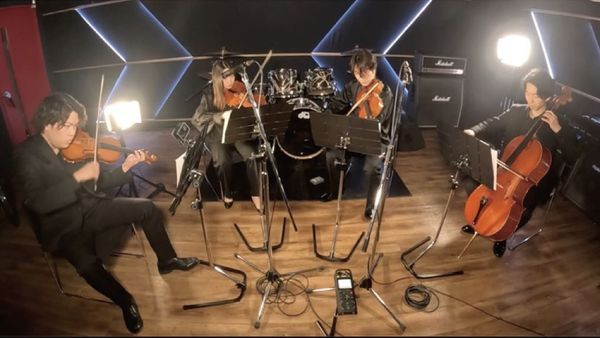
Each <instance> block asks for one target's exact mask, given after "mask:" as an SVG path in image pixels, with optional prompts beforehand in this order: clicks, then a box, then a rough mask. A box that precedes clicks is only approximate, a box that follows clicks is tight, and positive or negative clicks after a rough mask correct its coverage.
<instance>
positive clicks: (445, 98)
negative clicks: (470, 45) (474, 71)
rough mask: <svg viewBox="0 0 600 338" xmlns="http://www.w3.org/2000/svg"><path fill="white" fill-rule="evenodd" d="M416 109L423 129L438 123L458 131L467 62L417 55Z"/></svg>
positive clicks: (452, 58) (443, 57)
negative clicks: (456, 128)
mask: <svg viewBox="0 0 600 338" xmlns="http://www.w3.org/2000/svg"><path fill="white" fill-rule="evenodd" d="M414 64H415V70H416V71H417V76H416V77H415V105H416V111H417V121H418V123H419V126H420V127H435V126H437V124H438V122H441V123H445V124H448V125H451V126H454V127H458V124H459V122H460V115H461V112H462V107H463V93H464V78H463V75H464V74H465V71H466V68H467V59H464V58H455V57H446V56H428V55H421V54H417V55H415V61H414Z"/></svg>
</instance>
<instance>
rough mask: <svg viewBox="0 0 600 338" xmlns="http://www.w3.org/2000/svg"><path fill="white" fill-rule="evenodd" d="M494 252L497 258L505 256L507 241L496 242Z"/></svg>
mask: <svg viewBox="0 0 600 338" xmlns="http://www.w3.org/2000/svg"><path fill="white" fill-rule="evenodd" d="M492 251H494V255H496V257H502V255H504V251H506V241H498V242H494V247H493V248H492Z"/></svg>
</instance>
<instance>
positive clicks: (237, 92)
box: [224, 81, 267, 109]
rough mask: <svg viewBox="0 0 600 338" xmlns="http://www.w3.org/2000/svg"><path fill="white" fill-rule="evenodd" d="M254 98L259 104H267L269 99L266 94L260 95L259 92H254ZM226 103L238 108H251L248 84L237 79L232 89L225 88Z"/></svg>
mask: <svg viewBox="0 0 600 338" xmlns="http://www.w3.org/2000/svg"><path fill="white" fill-rule="evenodd" d="M252 95H253V97H254V100H255V101H256V102H257V103H258V105H260V106H262V105H265V104H267V99H266V98H265V96H264V95H260V96H259V94H257V93H253V94H252ZM224 96H225V104H227V105H228V106H230V107H236V108H238V109H239V108H241V107H245V108H250V107H252V103H250V101H249V100H248V93H247V91H246V86H244V84H243V83H242V82H240V81H235V82H234V83H233V86H232V87H231V89H228V90H225V93H224Z"/></svg>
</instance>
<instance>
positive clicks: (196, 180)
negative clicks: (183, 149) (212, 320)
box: [183, 169, 246, 310]
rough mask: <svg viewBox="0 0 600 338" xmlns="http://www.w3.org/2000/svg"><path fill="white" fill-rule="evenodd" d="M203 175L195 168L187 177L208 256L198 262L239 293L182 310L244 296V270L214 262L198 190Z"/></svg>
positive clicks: (188, 305)
mask: <svg viewBox="0 0 600 338" xmlns="http://www.w3.org/2000/svg"><path fill="white" fill-rule="evenodd" d="M204 177H205V175H204V173H203V172H201V171H199V170H196V169H193V170H191V171H190V173H189V174H188V179H191V180H192V185H193V186H194V187H195V188H196V191H197V197H196V200H195V201H194V202H192V208H193V209H196V210H198V214H199V215H200V225H201V227H202V236H203V238H204V246H205V248H206V256H207V258H208V261H205V260H200V264H203V265H207V266H209V267H210V268H211V269H213V270H214V271H215V272H217V273H218V274H220V275H221V276H224V277H225V278H227V279H229V280H230V281H232V282H233V283H234V284H235V287H236V288H238V289H239V290H240V293H239V294H238V296H237V297H234V298H228V299H223V300H218V301H212V302H208V303H198V304H186V305H183V309H184V310H190V309H197V308H205V307H211V306H218V305H225V304H231V303H236V302H239V301H240V300H241V299H242V297H244V293H245V291H246V273H244V271H241V270H237V269H234V268H230V267H227V266H224V265H218V264H215V263H214V259H213V256H212V250H211V246H210V243H209V241H208V232H207V231H206V225H205V223H204V208H203V205H202V195H201V192H200V186H201V185H202V180H203V179H204ZM230 273H231V274H237V275H240V276H241V277H242V280H241V281H240V280H238V279H237V278H235V277H233V276H232V275H231V274H230Z"/></svg>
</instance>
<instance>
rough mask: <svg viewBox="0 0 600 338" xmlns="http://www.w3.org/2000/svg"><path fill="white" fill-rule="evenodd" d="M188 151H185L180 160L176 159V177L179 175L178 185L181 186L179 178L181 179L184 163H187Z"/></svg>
mask: <svg viewBox="0 0 600 338" xmlns="http://www.w3.org/2000/svg"><path fill="white" fill-rule="evenodd" d="M186 153H187V151H184V152H183V154H181V155H180V156H179V157H178V158H176V159H175V175H177V184H175V185H176V186H179V177H181V170H183V163H184V162H185V154H186Z"/></svg>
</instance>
